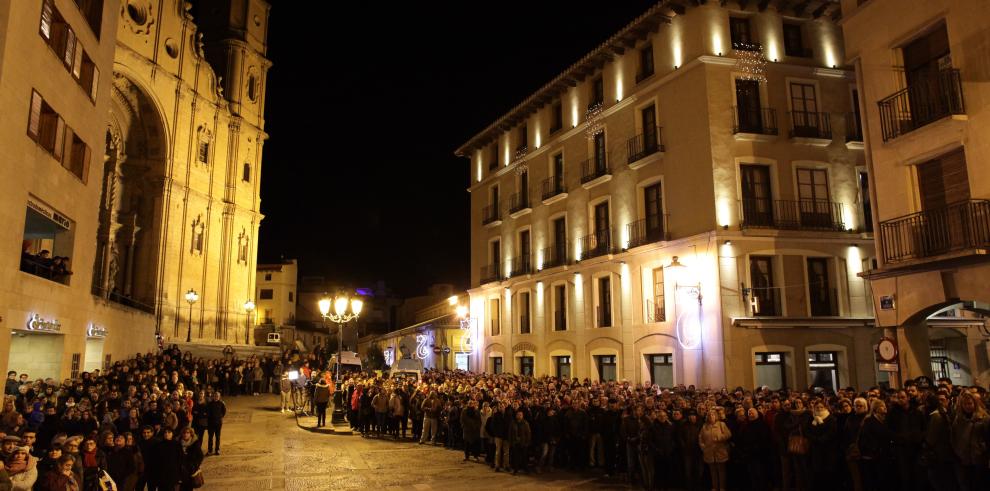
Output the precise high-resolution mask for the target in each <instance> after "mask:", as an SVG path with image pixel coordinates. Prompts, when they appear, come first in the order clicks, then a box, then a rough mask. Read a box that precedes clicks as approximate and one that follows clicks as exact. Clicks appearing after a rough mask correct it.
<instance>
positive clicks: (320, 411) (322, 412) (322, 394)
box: [217, 377, 330, 452]
mask: <svg viewBox="0 0 990 491" xmlns="http://www.w3.org/2000/svg"><path fill="white" fill-rule="evenodd" d="M313 401H314V402H315V403H316V427H317V428H319V427H321V426H326V425H327V406H328V405H330V384H328V383H327V380H326V379H325V378H324V377H320V380H319V381H318V382H317V383H316V388H315V389H314V390H313ZM218 439H219V437H218ZM219 446H220V444H219V443H217V447H219ZM219 451H220V449H219V448H218V449H217V452H219Z"/></svg>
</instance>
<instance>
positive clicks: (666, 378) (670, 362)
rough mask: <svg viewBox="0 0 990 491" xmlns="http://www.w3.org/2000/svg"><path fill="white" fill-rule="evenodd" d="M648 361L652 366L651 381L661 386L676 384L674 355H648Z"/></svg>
mask: <svg viewBox="0 0 990 491" xmlns="http://www.w3.org/2000/svg"><path fill="white" fill-rule="evenodd" d="M646 362H647V364H648V365H649V366H650V383H652V384H653V385H656V386H659V387H673V386H674V355H672V354H670V353H663V354H659V355H646Z"/></svg>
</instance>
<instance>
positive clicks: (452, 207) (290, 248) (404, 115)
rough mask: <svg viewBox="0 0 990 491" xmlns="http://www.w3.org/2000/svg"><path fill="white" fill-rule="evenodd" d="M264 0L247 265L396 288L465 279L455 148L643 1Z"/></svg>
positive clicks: (460, 173) (464, 170) (465, 172)
mask: <svg viewBox="0 0 990 491" xmlns="http://www.w3.org/2000/svg"><path fill="white" fill-rule="evenodd" d="M270 1H271V4H272V11H271V18H270V24H271V25H270V32H269V50H268V58H269V59H270V60H272V62H273V63H274V66H273V67H272V69H271V71H270V72H269V74H268V95H267V97H268V99H267V106H266V111H265V117H266V130H267V132H268V133H269V135H270V139H269V140H268V142H267V143H266V145H265V149H264V157H263V159H264V163H263V169H262V173H263V174H262V181H261V199H262V201H261V211H262V213H264V215H265V219H264V221H263V222H262V224H261V238H260V251H259V262H270V261H277V260H278V259H279V258H280V257H285V258H296V259H298V260H299V264H300V276H305V275H322V276H326V277H328V279H330V280H332V281H335V282H338V281H339V282H346V283H352V284H356V285H370V284H372V283H373V282H374V281H376V280H384V281H385V282H386V284H387V285H388V286H389V287H390V288H392V289H394V290H395V291H396V293H398V294H400V295H404V296H410V295H417V294H422V293H425V290H426V288H427V287H428V286H429V285H430V284H432V283H439V282H443V283H453V284H454V285H455V286H456V287H460V288H466V287H467V286H468V283H469V278H470V271H469V268H470V252H469V241H470V222H469V215H470V202H469V195H468V193H467V191H466V189H467V187H468V185H469V177H470V176H469V170H470V169H469V165H468V161H467V160H466V159H462V158H459V157H455V156H454V154H453V152H454V150H455V149H456V148H457V147H458V146H460V145H461V144H462V143H464V142H465V141H467V139H468V138H470V137H471V136H472V135H474V134H475V133H477V132H479V131H481V130H482V129H484V128H485V127H486V126H487V125H488V124H490V123H492V122H493V121H494V120H495V119H496V118H498V117H499V116H501V115H502V114H504V113H505V112H506V111H508V110H509V109H511V108H512V107H513V106H515V105H516V104H518V103H520V102H521V101H522V100H523V99H524V98H525V97H527V96H529V95H530V94H531V93H532V92H534V91H535V90H537V89H538V88H540V87H541V86H542V85H543V84H545V83H546V82H548V81H550V79H552V78H553V77H555V76H556V75H557V74H559V73H560V72H561V71H563V70H564V69H565V68H567V67H568V66H570V65H571V64H572V63H574V62H576V61H577V60H578V59H579V58H580V57H581V56H583V55H584V54H586V53H587V52H589V51H591V50H592V49H594V48H595V47H596V46H597V45H598V44H600V43H601V42H603V41H604V40H605V39H607V38H608V37H609V36H611V35H612V34H614V33H615V32H616V31H618V30H619V29H620V28H622V27H623V26H624V25H626V24H627V23H629V22H630V21H632V20H633V19H634V18H635V17H636V16H638V15H639V14H641V13H643V12H645V11H646V10H647V9H648V8H649V7H650V6H651V5H653V4H654V3H655V2H654V1H623V2H608V3H605V2H602V3H596V4H594V8H590V7H591V4H588V5H587V6H586V5H585V4H583V3H581V2H578V3H575V2H554V1H538V2H534V1H528V2H517V1H502V2H497V3H482V2H476V1H466V2H465V1H460V2H442V3H441V2H360V3H357V4H356V3H354V2H305V5H306V8H305V9H302V8H299V7H300V6H301V5H302V4H301V3H299V2H297V1H286V0H270ZM342 5H346V6H347V7H346V10H343V7H342ZM321 9H322V10H321Z"/></svg>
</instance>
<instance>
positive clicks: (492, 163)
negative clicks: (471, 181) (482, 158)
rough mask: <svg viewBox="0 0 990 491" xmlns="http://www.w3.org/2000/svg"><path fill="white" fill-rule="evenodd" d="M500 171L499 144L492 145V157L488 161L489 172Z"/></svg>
mask: <svg viewBox="0 0 990 491" xmlns="http://www.w3.org/2000/svg"><path fill="white" fill-rule="evenodd" d="M495 169H498V143H495V144H494V145H492V153H491V157H490V158H489V160H488V170H495Z"/></svg>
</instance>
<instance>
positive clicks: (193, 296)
mask: <svg viewBox="0 0 990 491" xmlns="http://www.w3.org/2000/svg"><path fill="white" fill-rule="evenodd" d="M198 300H199V294H198V293H196V290H193V289H192V288H190V289H189V291H187V292H186V301H187V302H189V330H187V331H186V342H187V343H191V342H192V315H193V314H192V306H193V304H194V303H196V302H197V301H198Z"/></svg>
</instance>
